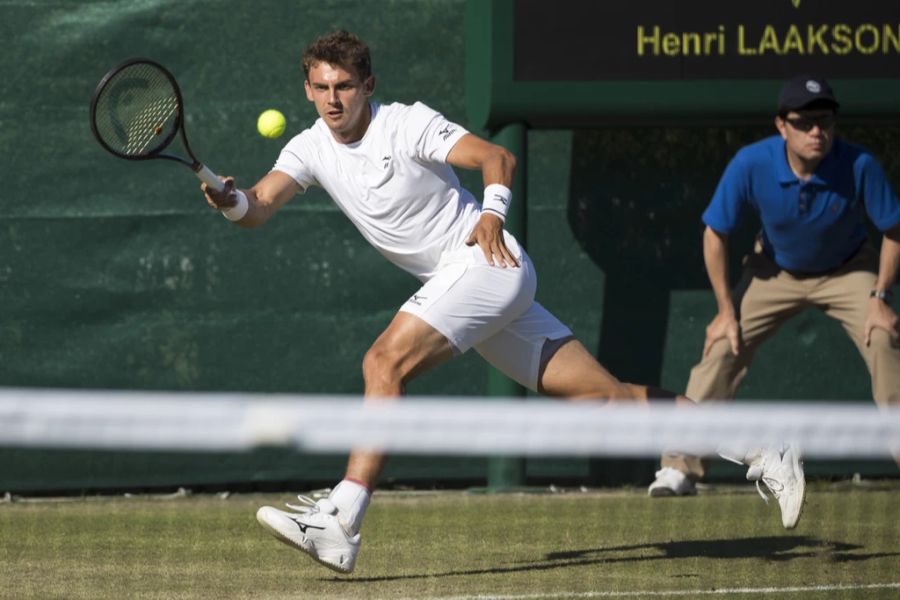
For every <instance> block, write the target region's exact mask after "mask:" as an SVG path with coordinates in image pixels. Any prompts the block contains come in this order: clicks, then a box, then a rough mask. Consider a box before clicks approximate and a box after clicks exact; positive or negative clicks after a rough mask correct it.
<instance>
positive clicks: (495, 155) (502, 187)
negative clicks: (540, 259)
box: [447, 133, 519, 267]
mask: <svg viewBox="0 0 900 600" xmlns="http://www.w3.org/2000/svg"><path fill="white" fill-rule="evenodd" d="M447 162H448V163H450V164H451V165H453V166H456V167H461V168H464V169H481V173H482V178H483V180H484V188H485V198H484V203H483V205H482V211H481V218H480V219H478V223H477V224H476V225H475V228H474V229H472V233H471V234H469V238H468V239H467V240H466V244H467V245H469V246H472V245H474V244H478V246H479V247H480V248H481V250H482V252H484V256H485V258H486V259H487V262H488V264H490V265H494V264H496V265H498V266H500V267H506V266H514V267H518V266H519V261H518V260H516V257H515V256H513V254H512V252H510V250H509V248H507V247H506V242H505V241H504V239H503V222H504V220H505V218H506V209H507V208H508V207H509V202H510V200H511V197H512V193H511V192H510V187H511V186H512V178H513V173H514V172H515V169H516V157H515V155H513V153H512V152H510V151H509V150H507V149H506V148H504V147H503V146H499V145H497V144H493V143H491V142H488V141H487V140H483V139H481V138H480V137H478V136H477V135H474V134H471V133H467V134H466V135H464V136H462V137H461V138H460V139H459V141H458V142H456V144H454V145H453V148H451V149H450V152H449V154H447Z"/></svg>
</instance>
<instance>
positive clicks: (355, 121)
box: [304, 62, 375, 144]
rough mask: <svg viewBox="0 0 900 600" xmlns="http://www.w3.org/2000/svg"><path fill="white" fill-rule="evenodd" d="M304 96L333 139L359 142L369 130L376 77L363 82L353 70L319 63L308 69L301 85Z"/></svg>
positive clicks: (344, 141)
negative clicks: (307, 74)
mask: <svg viewBox="0 0 900 600" xmlns="http://www.w3.org/2000/svg"><path fill="white" fill-rule="evenodd" d="M304 87H305V88H306V97H307V98H308V99H309V100H310V101H311V102H313V103H314V104H315V105H316V111H317V112H318V113H319V116H320V117H322V120H323V121H325V124H326V125H327V126H328V128H329V129H330V130H331V133H332V135H334V137H335V139H336V140H337V141H338V142H340V143H342V144H347V143H350V142H355V141H358V140H360V139H362V137H363V135H365V133H366V129H367V128H368V127H369V121H370V120H371V114H370V111H369V96H371V95H372V92H373V91H374V90H375V78H374V77H373V76H369V77H368V79H366V80H365V81H363V80H361V79H360V78H359V75H357V74H356V73H355V72H354V71H352V70H350V71H348V70H346V69H344V68H343V67H340V66H338V65H332V64H329V63H326V62H320V63H318V64H316V65H315V66H313V67H311V68H310V69H309V76H308V77H307V79H306V81H305V82H304Z"/></svg>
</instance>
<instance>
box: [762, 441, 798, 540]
mask: <svg viewBox="0 0 900 600" xmlns="http://www.w3.org/2000/svg"><path fill="white" fill-rule="evenodd" d="M747 479H749V480H750V481H755V482H756V490H757V491H758V492H759V495H760V496H762V498H763V500H765V501H766V503H768V502H769V499H768V497H766V494H765V492H763V490H762V487H760V485H759V482H760V481H762V482H763V483H764V484H766V487H767V488H769V491H770V492H772V495H773V496H775V498H776V499H777V500H778V504H779V506H781V523H782V524H783V525H784V528H785V529H793V528H794V527H796V526H797V522H798V521H799V520H800V513H801V511H802V510H803V500H804V498H805V496H806V478H805V477H804V476H803V461H802V460H801V458H800V450H799V448H797V447H796V446H791V445H789V444H784V445H782V447H781V448H780V449H775V448H767V449H766V450H765V451H764V452H763V453H762V454H761V455H760V457H759V458H757V459H756V460H754V461H753V462H752V463H750V468H749V469H748V470H747Z"/></svg>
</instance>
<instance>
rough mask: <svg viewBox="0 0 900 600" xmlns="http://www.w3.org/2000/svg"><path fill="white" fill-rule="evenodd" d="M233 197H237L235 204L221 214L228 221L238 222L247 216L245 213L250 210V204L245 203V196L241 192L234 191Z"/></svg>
mask: <svg viewBox="0 0 900 600" xmlns="http://www.w3.org/2000/svg"><path fill="white" fill-rule="evenodd" d="M234 195H235V196H237V204H235V205H234V206H232V207H230V208H226V209H223V210H222V211H221V212H222V214H223V215H225V218H226V219H228V220H229V221H240V220H241V219H243V218H244V215H246V214H247V211H248V210H250V202H249V201H247V194H245V193H244V192H242V191H241V190H234Z"/></svg>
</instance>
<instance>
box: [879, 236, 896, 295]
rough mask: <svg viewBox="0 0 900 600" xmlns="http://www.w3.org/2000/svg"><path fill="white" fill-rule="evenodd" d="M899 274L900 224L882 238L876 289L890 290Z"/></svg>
mask: <svg viewBox="0 0 900 600" xmlns="http://www.w3.org/2000/svg"><path fill="white" fill-rule="evenodd" d="M898 272H900V224H897V225H895V226H894V227H892V228H891V229H889V230H887V231H885V232H884V236H883V237H882V240H881V256H880V258H879V261H878V282H877V283H876V284H875V285H876V288H877V289H879V290H887V289H890V287H891V286H892V285H894V282H895V281H896V280H897V273H898Z"/></svg>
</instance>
